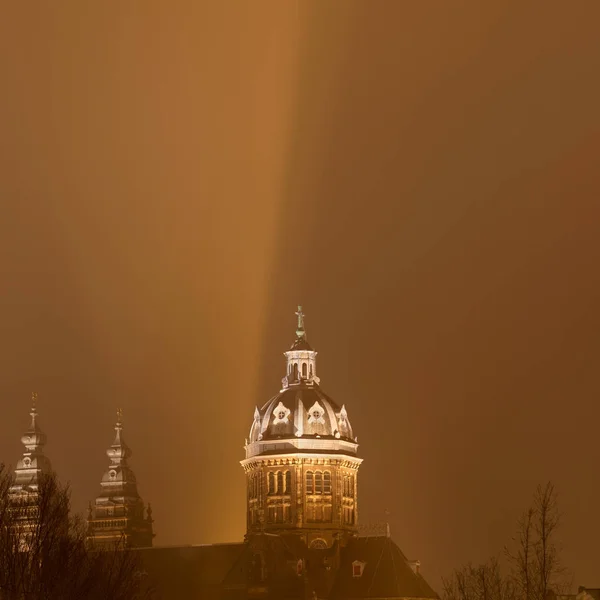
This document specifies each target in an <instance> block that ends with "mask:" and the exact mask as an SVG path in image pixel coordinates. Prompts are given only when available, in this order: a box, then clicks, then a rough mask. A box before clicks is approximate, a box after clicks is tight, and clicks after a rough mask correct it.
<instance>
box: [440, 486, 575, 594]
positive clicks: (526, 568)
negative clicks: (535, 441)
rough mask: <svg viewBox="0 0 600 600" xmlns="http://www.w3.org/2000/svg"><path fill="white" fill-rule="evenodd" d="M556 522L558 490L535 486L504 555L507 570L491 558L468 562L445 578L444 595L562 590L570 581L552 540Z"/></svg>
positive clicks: (557, 525)
mask: <svg viewBox="0 0 600 600" xmlns="http://www.w3.org/2000/svg"><path fill="white" fill-rule="evenodd" d="M559 524H560V513H559V511H558V503H557V495H556V490H555V489H554V486H553V485H552V483H547V484H546V485H545V486H541V485H538V487H537V489H536V491H535V494H534V496H533V503H532V505H531V506H530V507H529V508H528V509H527V510H526V511H525V512H524V513H523V514H522V515H521V517H520V518H519V520H518V521H517V531H516V533H515V536H514V537H513V539H512V544H511V545H510V547H508V548H505V556H506V558H507V559H508V561H509V564H510V566H511V570H510V572H509V573H507V574H506V575H505V574H503V573H502V570H501V568H500V564H499V561H498V560H497V559H496V558H492V559H491V560H489V561H488V562H486V563H484V564H481V565H479V566H476V567H475V566H473V565H472V564H470V563H469V564H468V565H466V566H463V567H461V568H459V569H455V570H454V571H453V573H452V575H451V576H450V577H449V578H447V579H443V580H442V581H443V596H444V599H445V600H547V598H548V596H549V595H550V594H551V593H564V592H566V591H567V589H568V588H569V587H570V585H571V582H570V581H569V580H568V579H567V577H566V570H565V569H564V568H563V566H562V565H561V563H560V546H559V544H558V541H557V539H556V534H557V530H558V527H559Z"/></svg>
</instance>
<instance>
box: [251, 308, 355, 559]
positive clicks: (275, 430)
mask: <svg viewBox="0 0 600 600" xmlns="http://www.w3.org/2000/svg"><path fill="white" fill-rule="evenodd" d="M296 315H297V317H298V326H297V330H296V339H295V340H294V343H293V344H292V346H291V348H290V349H289V350H288V351H287V352H285V353H284V355H285V357H286V374H285V377H283V379H282V388H281V390H280V391H279V393H278V394H277V395H275V396H273V398H271V399H270V400H269V401H268V402H267V403H266V404H265V405H264V406H263V407H262V408H260V409H259V408H258V407H256V409H255V410H254V422H253V423H252V427H251V429H250V438H249V440H247V441H246V446H245V450H246V458H245V459H244V460H243V461H241V464H242V467H243V468H244V471H245V473H246V480H247V531H248V534H249V535H251V534H253V533H261V532H267V533H269V532H270V533H277V534H286V533H290V534H295V535H297V536H299V537H301V538H302V540H303V541H304V543H305V544H306V545H307V546H308V547H310V548H315V549H317V548H327V547H331V546H332V544H333V541H334V540H335V539H336V538H339V537H342V538H347V537H351V536H354V535H356V532H357V521H358V512H357V511H358V502H357V475H358V468H359V466H360V464H361V462H362V459H360V458H358V457H357V449H358V443H357V439H356V438H355V437H354V434H353V431H352V427H351V425H350V421H349V419H348V413H347V411H346V407H345V406H344V405H342V406H339V405H338V404H336V403H335V402H334V401H333V400H332V399H331V398H330V397H329V396H327V395H326V394H325V393H324V392H323V390H322V389H321V380H320V379H319V377H318V376H317V352H316V351H315V350H313V348H312V347H311V346H310V344H309V343H308V341H307V339H306V331H305V328H304V313H303V312H302V307H301V306H299V307H298V312H297V313H296Z"/></svg>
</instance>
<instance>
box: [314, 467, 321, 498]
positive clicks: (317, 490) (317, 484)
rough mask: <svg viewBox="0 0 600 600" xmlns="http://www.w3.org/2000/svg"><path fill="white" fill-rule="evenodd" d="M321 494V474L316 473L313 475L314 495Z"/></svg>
mask: <svg viewBox="0 0 600 600" xmlns="http://www.w3.org/2000/svg"><path fill="white" fill-rule="evenodd" d="M322 493H323V473H321V471H317V472H316V473H315V494H322Z"/></svg>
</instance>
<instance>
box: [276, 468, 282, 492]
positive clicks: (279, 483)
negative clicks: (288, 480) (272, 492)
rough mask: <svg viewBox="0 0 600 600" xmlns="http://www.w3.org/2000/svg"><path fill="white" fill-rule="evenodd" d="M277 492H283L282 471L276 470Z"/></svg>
mask: <svg viewBox="0 0 600 600" xmlns="http://www.w3.org/2000/svg"><path fill="white" fill-rule="evenodd" d="M277 493H278V494H283V471H277Z"/></svg>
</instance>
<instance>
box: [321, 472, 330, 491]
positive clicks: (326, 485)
mask: <svg viewBox="0 0 600 600" xmlns="http://www.w3.org/2000/svg"><path fill="white" fill-rule="evenodd" d="M323 493H324V494H331V473H330V472H329V471H325V473H323Z"/></svg>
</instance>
